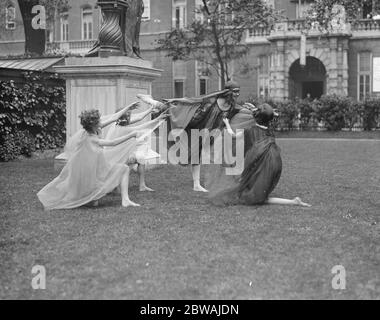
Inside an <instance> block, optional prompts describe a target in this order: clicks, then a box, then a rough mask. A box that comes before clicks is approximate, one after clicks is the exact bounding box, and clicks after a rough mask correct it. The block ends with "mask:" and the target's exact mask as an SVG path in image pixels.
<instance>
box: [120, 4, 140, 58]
mask: <svg viewBox="0 0 380 320" xmlns="http://www.w3.org/2000/svg"><path fill="white" fill-rule="evenodd" d="M128 5H129V6H128V9H127V10H126V12H125V27H124V46H125V48H124V50H125V53H126V55H127V56H130V57H138V58H141V56H140V44H139V42H140V26H141V18H142V15H143V13H144V1H143V0H128Z"/></svg>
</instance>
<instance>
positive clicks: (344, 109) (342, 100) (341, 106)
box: [314, 94, 354, 131]
mask: <svg viewBox="0 0 380 320" xmlns="http://www.w3.org/2000/svg"><path fill="white" fill-rule="evenodd" d="M353 103H354V101H353V100H352V99H351V98H349V97H343V96H338V95H335V94H334V95H324V96H322V97H321V99H319V100H318V101H315V102H314V106H315V116H316V118H317V119H318V121H323V122H324V123H325V126H326V128H327V130H332V131H337V130H341V129H343V128H344V127H345V124H346V123H345V118H347V116H348V114H349V112H350V110H353V107H352V104H353Z"/></svg>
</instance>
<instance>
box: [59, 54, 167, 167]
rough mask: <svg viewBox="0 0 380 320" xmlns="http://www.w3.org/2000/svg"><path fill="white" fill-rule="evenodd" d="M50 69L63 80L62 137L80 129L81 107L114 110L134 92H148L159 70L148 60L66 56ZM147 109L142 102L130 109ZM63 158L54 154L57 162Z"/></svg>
mask: <svg viewBox="0 0 380 320" xmlns="http://www.w3.org/2000/svg"><path fill="white" fill-rule="evenodd" d="M54 69H55V71H56V72H57V73H58V74H60V75H61V76H62V77H63V78H64V79H65V80H66V140H67V139H69V138H70V137H71V136H72V135H73V134H74V133H75V132H77V131H78V130H79V129H81V125H80V121H79V115H80V113H81V112H82V111H83V110H87V109H98V110H99V111H100V113H101V115H107V114H112V113H115V112H116V110H117V109H119V108H123V107H125V106H127V105H128V104H131V103H133V102H134V101H137V100H138V99H137V98H136V95H137V94H139V93H140V94H151V92H152V82H153V81H154V80H155V79H157V78H159V77H160V76H161V73H162V70H159V69H155V68H153V65H152V62H150V61H146V60H142V59H135V58H130V57H125V56H109V57H85V58H80V57H70V58H66V59H65V64H64V65H61V66H56V67H54ZM147 108H148V106H147V105H144V104H142V106H141V108H140V109H139V110H136V111H134V112H141V111H144V110H146V109H147ZM64 160H65V158H64V155H60V156H58V157H57V161H58V162H59V163H63V161H64Z"/></svg>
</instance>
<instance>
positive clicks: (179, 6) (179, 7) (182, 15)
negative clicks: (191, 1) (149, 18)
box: [173, 0, 186, 29]
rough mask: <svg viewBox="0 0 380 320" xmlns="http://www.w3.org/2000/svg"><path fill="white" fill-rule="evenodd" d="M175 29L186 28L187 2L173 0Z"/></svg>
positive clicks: (184, 0)
mask: <svg viewBox="0 0 380 320" xmlns="http://www.w3.org/2000/svg"><path fill="white" fill-rule="evenodd" d="M173 1H174V5H173V28H176V29H183V28H185V27H186V0H173Z"/></svg>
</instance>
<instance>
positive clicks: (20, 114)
mask: <svg viewBox="0 0 380 320" xmlns="http://www.w3.org/2000/svg"><path fill="white" fill-rule="evenodd" d="M25 78H26V80H27V82H26V84H24V85H22V86H16V85H15V84H14V82H13V81H0V161H9V160H12V159H15V158H17V157H18V156H20V155H26V156H28V155H29V156H30V155H31V153H32V152H33V151H35V150H41V151H43V150H46V149H52V148H60V147H63V145H64V141H65V135H66V132H65V131H66V130H65V123H66V115H65V112H66V105H65V88H64V87H63V86H59V85H56V86H52V87H47V86H45V85H43V83H46V80H47V79H46V78H45V77H44V76H41V75H36V74H33V73H26V74H25ZM49 78H50V77H49Z"/></svg>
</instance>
